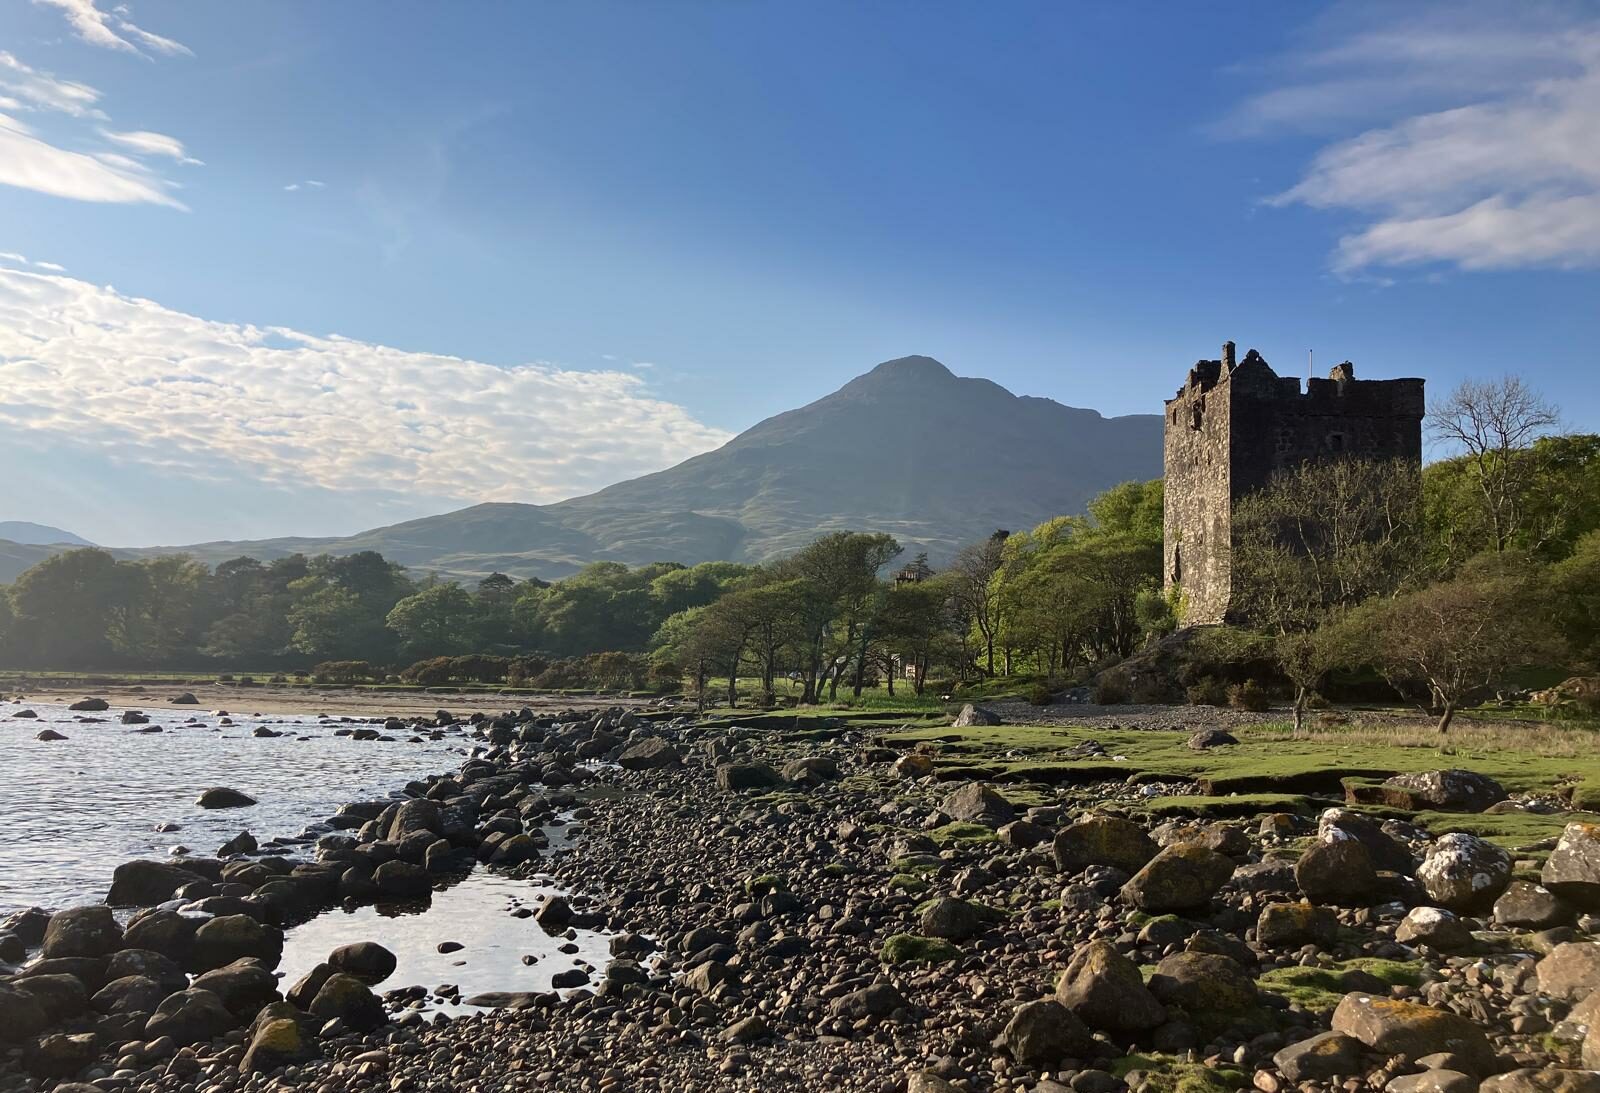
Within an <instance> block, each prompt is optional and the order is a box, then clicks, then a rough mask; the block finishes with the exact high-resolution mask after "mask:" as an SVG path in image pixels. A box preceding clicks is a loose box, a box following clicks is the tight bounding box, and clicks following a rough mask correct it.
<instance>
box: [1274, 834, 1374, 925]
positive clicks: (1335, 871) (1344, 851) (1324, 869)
mask: <svg viewBox="0 0 1600 1093" xmlns="http://www.w3.org/2000/svg"><path fill="white" fill-rule="evenodd" d="M1294 881H1295V884H1297V885H1299V887H1300V891H1301V892H1302V893H1304V895H1305V897H1306V899H1308V900H1310V901H1311V902H1312V903H1332V904H1339V905H1341V906H1349V905H1356V904H1363V903H1368V902H1370V901H1371V900H1372V896H1373V892H1374V890H1375V889H1376V888H1377V886H1378V871H1377V870H1376V869H1374V868H1373V864H1372V855H1371V853H1369V852H1368V850H1367V848H1366V846H1365V845H1364V844H1363V843H1361V842H1360V841H1359V840H1358V839H1356V838H1354V837H1353V836H1350V835H1348V834H1345V833H1344V832H1343V831H1340V830H1339V829H1337V828H1334V829H1330V831H1329V833H1328V834H1326V835H1324V836H1323V837H1322V838H1320V839H1319V840H1318V841H1317V842H1315V843H1313V844H1312V845H1311V846H1310V847H1309V848H1307V849H1306V851H1305V853H1303V854H1301V855H1300V857H1299V858H1298V859H1297V860H1296V861H1295V863H1294Z"/></svg>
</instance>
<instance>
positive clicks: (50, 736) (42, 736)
mask: <svg viewBox="0 0 1600 1093" xmlns="http://www.w3.org/2000/svg"><path fill="white" fill-rule="evenodd" d="M33 738H34V739H35V740H42V741H44V742H45V743H46V744H49V743H53V742H54V741H57V740H65V739H66V738H67V735H66V733H60V732H56V730H54V729H41V730H39V732H37V733H36V734H34V737H33Z"/></svg>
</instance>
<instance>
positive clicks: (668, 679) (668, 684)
mask: <svg viewBox="0 0 1600 1093" xmlns="http://www.w3.org/2000/svg"><path fill="white" fill-rule="evenodd" d="M682 688H683V669H682V668H680V667H678V666H677V665H676V664H673V663H672V662H670V661H665V660H663V661H658V662H656V663H654V664H651V665H650V689H651V690H652V691H654V692H655V693H656V694H663V695H667V694H672V693H674V692H676V691H679V690H681V689H682Z"/></svg>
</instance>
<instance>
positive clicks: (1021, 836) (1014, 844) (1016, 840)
mask: <svg viewBox="0 0 1600 1093" xmlns="http://www.w3.org/2000/svg"><path fill="white" fill-rule="evenodd" d="M995 835H996V836H997V837H998V838H999V839H1000V845H1001V846H1009V847H1011V848H1012V849H1014V850H1031V849H1033V848H1034V847H1036V846H1038V845H1039V844H1040V843H1042V842H1044V841H1045V840H1046V839H1048V838H1049V837H1050V832H1049V831H1048V830H1047V829H1046V828H1044V827H1042V826H1041V825H1039V824H1036V823H1034V822H1033V821H1032V820H1012V821H1011V822H1010V823H1008V824H1002V825H1000V828H999V830H997V831H996V832H995Z"/></svg>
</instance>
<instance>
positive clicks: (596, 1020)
mask: <svg viewBox="0 0 1600 1093" xmlns="http://www.w3.org/2000/svg"><path fill="white" fill-rule="evenodd" d="M444 717H445V718H448V715H444ZM440 720H441V718H434V719H432V724H434V725H435V726H437V724H438V723H439V721H440ZM449 720H454V719H449ZM471 731H472V733H473V735H474V736H476V737H478V738H480V742H481V744H482V745H483V750H482V753H481V754H479V755H476V756H474V757H473V758H471V759H469V760H468V761H467V762H466V763H464V764H463V765H462V767H461V769H460V770H458V771H455V772H451V773H449V774H441V775H439V776H436V777H434V778H430V779H427V780H425V781H422V782H417V783H413V784H412V785H410V786H408V787H407V791H406V794H405V796H404V797H402V798H400V799H397V800H393V801H370V802H353V803H351V804H350V805H348V806H346V807H345V808H344V809H341V810H340V812H339V814H338V815H337V816H336V817H334V818H332V819H331V820H330V825H331V826H332V828H334V830H333V831H332V832H331V833H330V834H328V835H326V836H324V837H323V838H321V839H320V840H319V841H318V843H317V846H316V856H315V859H314V860H310V861H300V862H294V861H290V860H288V859H283V858H275V857H261V856H250V855H248V854H243V855H241V856H238V857H235V858H232V859H228V860H224V859H221V858H219V859H200V860H196V859H185V860H180V861H177V862H145V863H126V864H125V865H123V866H122V867H120V868H119V869H118V870H117V876H116V880H115V882H114V885H113V889H114V891H113V895H114V896H115V897H116V899H117V900H118V901H119V902H124V903H137V904H142V905H146V909H145V910H142V911H139V912H136V913H135V914H134V915H133V917H132V918H130V919H129V921H128V922H127V924H126V926H125V927H123V926H121V925H119V924H118V922H117V920H116V919H115V918H114V917H113V915H112V913H111V911H110V909H109V908H108V907H104V906H101V907H89V908H76V909H71V910H68V911H64V912H60V913H57V914H56V915H54V916H45V915H42V914H29V913H24V914H22V915H18V916H13V917H12V918H11V919H9V920H6V921H5V922H4V923H0V960H4V961H7V962H10V963H14V964H15V963H20V962H22V961H23V960H24V959H26V960H28V963H27V964H26V965H25V966H23V967H21V968H20V969H19V970H18V971H17V972H16V973H15V974H8V975H4V976H0V1090H4V1091H7V1093H9V1091H10V1090H13V1089H15V1090H23V1089H27V1090H49V1089H64V1090H69V1091H71V1093H84V1090H85V1089H86V1088H88V1089H100V1090H113V1089H125V1090H171V1091H185V1093H187V1091H190V1090H201V1089H205V1090H230V1089H264V1088H269V1087H277V1088H295V1089H316V1090H326V1091H329V1093H333V1091H336V1090H367V1089H371V1090H377V1089H389V1090H395V1091H405V1090H428V1089H437V1090H447V1089H448V1090H458V1089H459V1090H502V1089H505V1090H511V1089H529V1090H534V1089H540V1090H543V1089H559V1090H568V1089H570V1090H585V1091H612V1090H616V1091H621V1090H631V1089H705V1090H712V1089H716V1090H723V1089H727V1090H743V1089H749V1090H756V1089H761V1090H767V1089H796V1090H801V1089H806V1090H810V1089H818V1088H836V1089H840V1090H870V1091H874V1093H880V1091H881V1093H890V1091H895V1093H898V1091H900V1090H909V1091H911V1093H940V1091H948V1090H951V1089H956V1090H962V1091H966V1093H976V1091H980V1090H994V1091H1007V1093H1010V1091H1017V1093H1020V1091H1038V1093H1060V1090H1062V1089H1068V1088H1070V1089H1072V1090H1074V1091H1075V1093H1119V1091H1121V1090H1123V1089H1125V1088H1127V1089H1133V1090H1147V1091H1149V1093H1167V1091H1169V1090H1170V1091H1172V1093H1225V1091H1227V1090H1231V1089H1243V1088H1254V1089H1257V1090H1260V1091H1261V1093H1285V1091H1287V1090H1289V1089H1291V1088H1292V1089H1296V1090H1299V1091H1300V1093H1333V1091H1334V1090H1344V1091H1346V1093H1357V1091H1358V1090H1363V1089H1368V1090H1386V1091H1388V1093H1470V1091H1471V1090H1474V1089H1478V1088H1482V1089H1484V1090H1485V1091H1486V1093H1523V1091H1529V1093H1531V1091H1535V1090H1543V1091H1551V1093H1555V1091H1560V1093H1569V1091H1570V1093H1589V1091H1591V1090H1596V1091H1600V1074H1595V1073H1593V1072H1591V1071H1590V1070H1589V1069H1586V1068H1587V1067H1592V1066H1595V1065H1600V1036H1597V1037H1596V1038H1595V1039H1594V1042H1590V1038H1589V1037H1588V1036H1587V1032H1588V1026H1589V1023H1590V1020H1591V1015H1592V1014H1593V1013H1594V1012H1596V1011H1600V994H1596V991H1600V943H1597V942H1596V941H1595V939H1594V937H1595V933H1596V931H1597V930H1600V918H1597V917H1595V915H1594V912H1596V911H1600V831H1597V830H1595V829H1593V828H1590V827H1588V826H1586V825H1582V824H1573V825H1569V826H1568V828H1567V829H1566V832H1565V833H1564V834H1563V835H1562V837H1561V839H1560V841H1559V844H1558V845H1557V846H1555V847H1554V848H1553V850H1551V853H1550V855H1549V860H1548V861H1546V862H1545V863H1543V864H1542V866H1541V865H1536V864H1535V863H1533V862H1530V861H1523V860H1520V859H1519V858H1517V857H1515V856H1513V855H1511V854H1508V853H1507V852H1505V851H1504V850H1502V849H1500V848H1499V847H1496V846H1494V845H1492V844H1490V843H1488V842H1485V841H1483V840H1481V839H1477V838H1475V837H1473V836H1470V835H1462V834H1454V835H1445V836H1441V837H1437V838H1435V837H1433V836H1431V835H1430V834H1429V833H1428V832H1426V831H1422V830H1419V829H1416V828H1413V827H1411V826H1410V825H1408V824H1405V823H1401V822H1398V821H1393V820H1391V821H1385V822H1381V823H1380V822H1379V821H1378V820H1376V819H1374V818H1372V817H1370V816H1367V815H1364V814H1362V813H1360V812H1358V811H1352V810H1346V809H1331V810H1329V811H1326V812H1324V813H1323V814H1322V815H1321V816H1320V817H1302V816H1295V815H1292V814H1289V813H1275V812H1274V813H1265V814H1263V815H1260V816H1252V817H1249V818H1248V819H1244V820H1230V821H1225V822H1210V823H1206V822H1196V821H1189V820H1168V821H1166V822H1157V821H1156V820H1154V819H1152V818H1151V817H1149V816H1147V815H1145V814H1144V813H1142V812H1141V811H1140V808H1139V804H1140V800H1141V794H1140V792H1139V789H1140V787H1139V786H1138V785H1136V784H1131V783H1130V782H1129V781H1126V780H1119V781H1116V782H1105V783H1101V784H1096V785H1075V786H1070V787H1063V786H1056V787H1021V791H1020V792H1019V787H1015V786H1005V787H1002V786H991V785H987V784H984V783H976V782H973V783H959V782H948V781H941V780H939V779H938V778H937V777H936V775H935V771H934V769H933V764H932V763H931V762H930V760H929V756H926V755H920V754H913V755H907V754H906V753H905V752H904V751H903V749H901V748H898V747H886V746H884V742H883V741H881V740H879V739H876V738H875V737H874V736H873V735H872V732H871V730H865V729H856V728H852V727H850V726H849V725H848V724H833V725H824V726H823V727H821V728H816V727H814V723H813V727H808V728H806V729H805V730H803V731H787V732H786V731H782V730H773V729H766V728H763V729H756V728H753V727H746V726H740V725H737V724H729V723H725V722H713V721H696V720H694V719H691V718H688V717H681V716H675V715H672V714H671V713H660V714H642V713H640V712H638V711H633V710H626V711H624V710H611V711H606V712H599V713H595V712H584V713H581V714H579V713H555V714H551V713H539V714H535V713H534V712H533V711H532V710H523V711H519V712H515V713H505V714H501V715H498V716H483V715H474V718H473V719H472V721H471ZM1152 731H1161V730H1158V729H1152ZM1219 745H1220V746H1227V745H1226V743H1225V742H1219ZM1485 783H1487V785H1486V784H1485ZM1494 788H1495V787H1493V784H1492V783H1490V782H1489V780H1488V779H1482V778H1481V777H1477V776H1471V775H1462V774H1457V773H1449V774H1442V775H1438V776H1435V777H1432V778H1426V777H1423V778H1413V779H1412V781H1411V782H1409V783H1405V784H1402V785H1399V786H1397V787H1395V788H1394V792H1397V793H1402V792H1403V793H1406V794H1412V795H1419V796H1421V797H1423V798H1424V799H1427V800H1428V802H1429V803H1430V804H1432V805H1435V806H1437V807H1451V806H1452V803H1453V806H1454V807H1460V808H1470V809H1473V810H1475V811H1476V810H1481V809H1482V808H1483V807H1484V806H1485V804H1486V803H1488V802H1490V801H1492V800H1493V799H1494V797H1495V794H1494ZM1001 790H1004V791H1006V792H1007V793H1010V794H1011V797H1010V798H1008V797H1006V796H1003V795H1002V793H1001ZM1500 796H1503V794H1501V795H1500ZM573 809H581V810H582V812H581V813H580V814H579V815H580V822H581V823H582V824H583V826H584V829H585V835H584V837H583V838H582V839H580V840H578V841H577V842H576V843H575V845H574V846H573V848H572V849H570V850H567V851H565V852H563V853H561V854H559V855H553V856H552V855H550V854H548V853H547V850H548V848H547V845H546V843H547V840H546V839H545V837H544V834H543V831H544V828H545V826H546V825H548V824H549V823H550V822H551V821H552V820H555V819H556V818H557V817H559V816H560V815H562V814H563V813H567V814H570V813H571V810H573ZM474 863H482V864H484V865H488V866H490V867H492V868H495V869H497V870H502V871H505V872H507V873H509V874H510V875H512V876H529V877H531V876H533V875H534V874H536V873H545V874H553V875H554V876H555V877H556V878H558V879H559V880H560V881H561V882H562V883H563V884H564V886H565V887H566V888H567V889H568V890H569V891H570V892H572V893H574V894H573V895H571V896H570V897H565V898H563V897H555V898H551V899H549V900H546V901H545V902H544V903H542V904H540V905H539V907H538V909H537V910H534V909H533V908H531V907H530V908H528V912H529V913H530V914H531V915H533V916H534V917H535V918H536V919H537V921H538V922H539V923H540V925H542V926H544V927H545V928H546V929H547V930H549V931H550V932H552V933H553V934H557V935H559V934H561V933H562V932H563V931H566V930H574V929H579V928H582V929H599V930H605V931H608V932H610V933H611V935H612V937H611V952H612V955H613V959H612V960H611V961H610V963H609V964H608V965H607V966H606V967H605V968H604V969H603V970H602V969H596V974H595V976H594V977H593V978H592V979H591V981H589V982H587V983H582V984H579V983H578V982H577V978H576V977H574V978H573V979H572V980H569V982H570V983H572V986H571V987H569V988H567V989H564V990H562V991H560V992H559V993H558V992H555V991H551V992H543V993H529V994H516V995H506V996H504V997H500V998H496V999H492V1000H488V1001H493V1002H495V1003H496V1004H497V1005H498V1006H499V1007H500V1008H497V1009H494V1010H492V1011H489V1012H477V1013H470V1014H467V1015H464V1016H460V1017H455V1018H449V1019H439V1020H436V1021H432V1022H430V1021H428V1020H427V1019H425V1018H424V1017H423V1016H422V1014H421V1012H420V1011H419V1010H418V1009H417V1003H418V1001H419V998H420V997H421V995H419V993H418V990H419V989H421V990H422V993H423V994H426V993H427V991H426V989H425V988H413V987H412V986H411V985H403V986H399V987H393V988H392V989H390V990H388V992H387V996H386V997H380V996H379V994H377V993H376V992H375V990H374V987H382V986H385V985H386V984H385V981H386V980H387V979H388V978H389V975H390V973H391V972H392V971H393V968H394V963H393V961H394V956H393V954H392V953H389V952H387V951H386V950H385V949H384V948H383V946H382V941H383V938H382V937H381V936H377V937H374V938H373V939H372V941H373V943H372V944H370V945H360V946H345V947H343V948H341V949H340V950H339V951H338V952H336V953H330V954H329V959H328V961H327V962H326V963H325V964H323V965H321V966H319V967H318V968H316V969H314V970H313V971H312V972H311V973H309V974H308V975H306V976H305V977H303V978H302V979H300V980H299V981H298V982H296V983H293V984H290V983H287V982H280V981H278V980H277V979H276V978H275V977H274V975H273V969H275V968H276V967H277V965H278V963H279V958H280V955H281V951H282V945H283V933H282V927H283V925H284V924H288V923H293V922H295V921H298V920H300V919H303V918H305V917H306V916H308V915H311V914H314V913H315V912H316V911H317V910H318V909H320V908H323V907H328V906H333V905H336V904H340V903H346V904H349V903H364V902H371V901H373V900H376V899H380V898H381V899H390V898H407V897H410V898H416V897H418V896H421V895H425V894H426V893H427V892H428V891H430V890H431V889H432V888H433V887H434V885H435V884H437V883H441V882H442V881H443V879H444V878H446V877H450V876H458V875H459V874H460V873H461V872H462V871H463V870H464V869H465V868H468V867H470V866H471V865H472V864H474ZM1541 881H1542V883H1540V882H1541ZM8 935H9V936H8ZM584 978H589V977H587V976H585V977H584ZM391 986H392V985H391ZM385 1003H387V1004H385ZM82 1082H88V1083H90V1084H89V1085H88V1086H87V1087H86V1086H84V1085H81V1084H77V1083H82Z"/></svg>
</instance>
